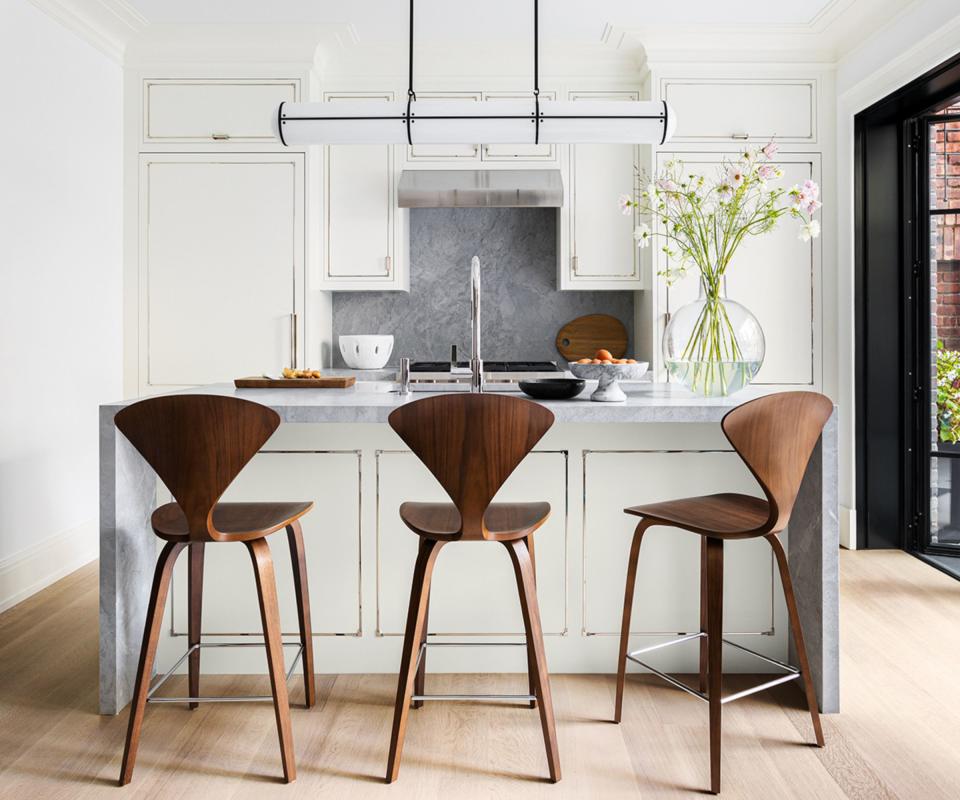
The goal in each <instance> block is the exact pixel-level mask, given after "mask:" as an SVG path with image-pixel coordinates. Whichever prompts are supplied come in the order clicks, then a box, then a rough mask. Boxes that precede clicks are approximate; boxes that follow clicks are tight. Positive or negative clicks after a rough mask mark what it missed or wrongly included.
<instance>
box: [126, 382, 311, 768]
mask: <svg viewBox="0 0 960 800" xmlns="http://www.w3.org/2000/svg"><path fill="white" fill-rule="evenodd" d="M115 422H116V425H117V428H118V429H119V430H120V432H121V433H122V434H123V435H124V436H126V437H127V439H129V440H130V442H131V444H133V446H134V447H135V448H136V449H137V450H138V451H139V452H140V454H141V455H142V456H143V457H144V459H146V461H147V463H149V464H150V466H151V467H153V469H154V471H155V472H156V473H157V475H158V476H159V477H160V480H162V481H163V482H164V484H165V485H166V486H167V488H168V489H169V490H170V492H171V494H173V496H174V498H175V500H176V502H175V503H167V504H165V505H162V506H160V507H159V508H158V509H156V511H154V512H153V515H152V517H151V524H152V526H153V531H154V533H156V535H157V536H158V537H160V538H161V539H163V540H164V541H165V542H166V544H164V546H163V549H162V551H161V552H160V557H159V558H158V559H157V567H156V572H155V574H154V578H153V588H152V589H151V591H150V601H149V604H148V606H147V620H146V625H145V627H144V633H143V645H142V648H141V650H140V664H139V666H138V667H137V679H136V683H135V685H134V690H133V700H132V701H131V705H130V722H129V725H128V728H127V741H126V746H125V747H124V751H123V767H122V768H121V772H120V785H121V786H123V785H125V784H128V783H130V779H131V777H132V776H133V767H134V763H135V761H136V758H137V746H138V745H139V743H140V728H141V726H142V724H143V714H144V710H145V708H146V705H147V703H148V702H167V703H170V702H185V703H188V704H189V707H190V708H191V709H192V708H196V706H197V703H201V702H218V701H219V702H225V701H229V700H237V699H243V700H264V701H272V702H273V705H274V709H275V711H276V718H277V732H278V734H279V738H280V757H281V760H282V762H283V777H284V780H285V781H286V782H288V783H289V782H290V781H292V780H294V779H295V778H296V765H295V762H294V755H293V736H292V734H291V731H290V705H289V700H288V696H287V680H288V679H289V678H290V676H291V675H292V674H293V670H294V669H295V668H296V665H297V661H298V660H300V659H301V658H302V660H303V680H304V690H305V694H306V705H307V707H308V708H309V707H311V706H313V705H314V703H315V702H316V689H315V684H314V674H313V640H312V639H311V629H310V599H309V595H308V591H307V567H306V561H305V559H304V551H303V532H302V530H301V528H300V522H299V521H298V520H299V519H300V517H302V516H303V515H304V514H306V513H307V512H308V511H309V510H310V509H311V508H313V503H311V502H303V503H218V502H217V501H218V500H219V498H220V496H221V495H222V494H223V493H224V491H226V489H227V487H228V486H229V485H230V484H231V483H232V482H233V479H234V478H236V477H237V475H238V474H239V473H240V470H242V469H243V467H244V466H245V465H246V464H247V462H248V461H250V459H251V458H253V456H254V455H255V454H256V452H257V451H258V450H259V449H260V448H261V447H262V446H263V444H264V442H266V441H267V439H269V438H270V436H271V435H272V434H273V432H274V431H275V430H276V429H277V427H278V426H279V425H280V417H279V415H278V414H277V413H276V412H275V411H273V410H271V409H269V408H266V407H265V406H261V405H259V404H257V403H251V402H249V401H247V400H240V399H238V398H234V397H215V396H211V395H173V396H170V397H156V398H152V399H149V400H143V401H141V402H139V403H134V404H133V405H131V406H128V407H127V408H125V409H123V410H122V411H120V412H119V413H118V414H117V415H116V418H115ZM281 528H286V531H287V539H288V542H289V545H290V558H291V562H292V563H293V582H294V587H295V592H296V597H297V610H298V616H299V622H300V643H299V648H298V651H297V655H296V657H295V658H294V661H293V664H292V665H291V667H290V671H289V672H285V670H284V660H283V649H282V648H283V646H284V644H283V642H282V640H281V634H280V611H279V607H278V605H277V586H276V581H275V579H274V571H273V559H272V558H271V557H270V546H269V545H268V544H267V541H266V537H267V536H268V535H269V534H271V533H274V532H276V531H278V530H280V529H281ZM208 542H243V544H245V545H246V547H247V550H248V551H249V552H250V558H251V560H252V561H253V572H254V576H255V577H256V583H257V592H258V593H259V598H260V615H261V617H262V619H263V634H264V639H265V640H266V650H267V664H268V667H269V672H270V685H271V688H272V695H271V696H267V697H244V698H223V697H200V696H198V694H199V689H200V650H201V648H203V647H208V646H214V647H244V646H247V645H242V644H241V645H232V644H216V645H207V644H204V643H202V642H201V641H200V614H201V597H202V587H203V551H204V545H206V544H207V543H208ZM185 547H188V548H189V552H190V560H189V564H188V572H189V580H188V582H189V601H188V608H189V624H188V631H189V633H188V642H189V649H188V650H187V652H186V653H185V654H184V656H183V657H182V658H181V659H180V660H179V661H178V662H177V663H176V664H174V666H173V667H172V668H171V669H170V671H169V672H167V673H166V674H165V675H164V676H163V677H162V678H161V679H160V680H159V681H158V682H157V683H156V684H155V685H154V686H153V688H151V687H150V678H151V674H152V672H153V661H154V657H155V655H156V652H157V641H158V639H159V637H160V626H161V624H162V621H163V606H164V602H165V600H166V597H167V590H168V588H169V586H170V576H171V574H172V572H173V565H174V563H175V562H176V560H177V556H178V555H179V554H180V551H181V550H183V549H184V548H185ZM253 646H259V645H253ZM292 646H296V645H292ZM184 659H189V661H188V670H189V688H190V696H189V697H176V698H170V697H162V698H160V697H153V696H152V695H153V693H154V692H155V691H156V690H157V689H158V688H159V687H160V686H161V684H162V683H163V682H164V681H165V680H166V679H167V678H168V677H169V676H170V675H171V674H172V673H173V671H174V670H175V669H176V668H177V667H178V666H179V665H180V664H182V663H183V661H184Z"/></svg>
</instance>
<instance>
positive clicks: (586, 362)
mask: <svg viewBox="0 0 960 800" xmlns="http://www.w3.org/2000/svg"><path fill="white" fill-rule="evenodd" d="M577 363H578V364H589V363H590V359H589V358H581V359H580V360H579V361H578V362H577Z"/></svg>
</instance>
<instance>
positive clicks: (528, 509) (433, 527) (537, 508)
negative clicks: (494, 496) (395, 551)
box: [400, 502, 550, 542]
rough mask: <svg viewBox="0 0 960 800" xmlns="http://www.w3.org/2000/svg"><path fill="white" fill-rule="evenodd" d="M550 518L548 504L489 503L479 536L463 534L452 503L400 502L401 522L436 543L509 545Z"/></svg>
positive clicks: (458, 517)
mask: <svg viewBox="0 0 960 800" xmlns="http://www.w3.org/2000/svg"><path fill="white" fill-rule="evenodd" d="M549 517H550V504H549V503H491V504H490V505H489V506H487V511H486V513H485V514H484V515H483V529H482V530H481V531H480V533H481V535H477V532H476V531H475V532H473V535H471V534H470V532H469V531H465V532H464V534H463V535H462V536H461V535H460V531H461V529H462V527H463V525H462V520H461V518H460V512H459V511H457V507H456V506H455V505H454V504H453V503H409V502H408V503H403V504H401V506H400V519H401V520H403V522H404V523H405V524H406V526H407V527H408V528H410V530H412V531H413V532H414V533H416V534H417V535H418V536H425V537H427V538H428V539H436V540H437V541H447V540H451V541H452V540H454V539H458V540H463V541H471V540H474V541H479V540H483V539H486V540H494V541H498V542H510V541H513V540H515V539H524V538H526V537H527V536H529V535H530V534H531V533H533V532H534V531H535V530H536V529H537V528H539V527H540V526H541V525H543V523H544V522H546V521H547V519H549Z"/></svg>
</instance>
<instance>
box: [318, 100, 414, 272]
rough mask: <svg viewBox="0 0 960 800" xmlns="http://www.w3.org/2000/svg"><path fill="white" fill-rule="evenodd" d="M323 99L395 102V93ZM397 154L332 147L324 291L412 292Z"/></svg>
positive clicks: (327, 157) (326, 185) (326, 165)
mask: <svg viewBox="0 0 960 800" xmlns="http://www.w3.org/2000/svg"><path fill="white" fill-rule="evenodd" d="M324 99H325V100H331V101H338V102H349V101H351V100H392V99H393V93H392V92H381V93H376V92H349V93H347V92H343V93H340V92H329V93H327V94H325V95H324ZM395 150H396V148H394V147H393V146H387V145H328V146H326V147H324V159H323V277H322V280H321V285H320V286H319V287H318V288H321V289H333V290H341V291H356V290H363V289H368V290H381V291H382V290H385V289H402V290H406V289H408V288H409V281H408V278H407V269H406V225H407V216H408V215H407V212H406V211H405V210H404V209H400V208H398V207H397V181H398V178H399V171H398V170H396V169H395Z"/></svg>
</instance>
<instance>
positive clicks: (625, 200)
mask: <svg viewBox="0 0 960 800" xmlns="http://www.w3.org/2000/svg"><path fill="white" fill-rule="evenodd" d="M617 202H618V204H619V205H620V213H621V214H623V216H625V217H629V216H630V215H631V214H632V213H633V200H631V199H630V195H628V194H622V195H620V198H619V200H618V201H617Z"/></svg>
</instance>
